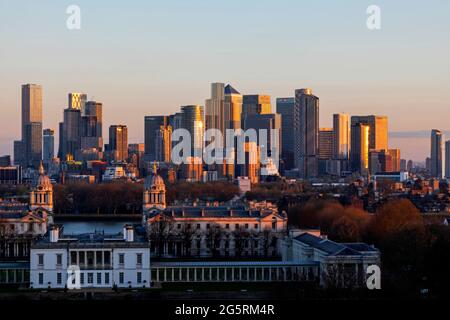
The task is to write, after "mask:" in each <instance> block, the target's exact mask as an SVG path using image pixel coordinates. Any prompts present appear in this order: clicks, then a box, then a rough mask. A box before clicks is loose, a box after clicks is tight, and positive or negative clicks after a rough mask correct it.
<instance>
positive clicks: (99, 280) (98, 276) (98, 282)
mask: <svg viewBox="0 0 450 320" xmlns="http://www.w3.org/2000/svg"><path fill="white" fill-rule="evenodd" d="M101 283H102V274H101V273H100V272H97V284H101Z"/></svg>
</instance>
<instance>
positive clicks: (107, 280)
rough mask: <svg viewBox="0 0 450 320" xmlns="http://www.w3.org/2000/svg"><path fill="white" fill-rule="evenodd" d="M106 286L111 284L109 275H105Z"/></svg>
mask: <svg viewBox="0 0 450 320" xmlns="http://www.w3.org/2000/svg"><path fill="white" fill-rule="evenodd" d="M105 284H109V273H105Z"/></svg>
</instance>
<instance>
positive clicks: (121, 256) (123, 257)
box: [119, 253, 125, 264]
mask: <svg viewBox="0 0 450 320" xmlns="http://www.w3.org/2000/svg"><path fill="white" fill-rule="evenodd" d="M124 263H125V254H123V253H119V264H124Z"/></svg>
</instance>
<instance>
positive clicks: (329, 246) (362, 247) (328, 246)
mask: <svg viewBox="0 0 450 320" xmlns="http://www.w3.org/2000/svg"><path fill="white" fill-rule="evenodd" d="M294 239H295V240H297V241H300V242H302V243H304V244H307V245H309V246H311V247H313V248H315V249H318V250H320V251H323V252H325V253H327V254H329V255H362V254H367V253H378V250H377V249H376V248H373V247H371V246H369V245H368V244H365V243H359V242H358V243H337V242H334V241H331V240H328V239H322V238H320V237H317V236H314V235H312V234H310V233H303V234H301V235H299V236H297V237H295V238H294Z"/></svg>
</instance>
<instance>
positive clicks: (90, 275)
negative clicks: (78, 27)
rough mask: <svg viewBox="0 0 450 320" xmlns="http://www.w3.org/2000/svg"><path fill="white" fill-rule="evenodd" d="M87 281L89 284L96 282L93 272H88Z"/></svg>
mask: <svg viewBox="0 0 450 320" xmlns="http://www.w3.org/2000/svg"><path fill="white" fill-rule="evenodd" d="M87 283H88V284H93V283H94V274H93V273H92V272H89V273H88V278H87Z"/></svg>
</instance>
